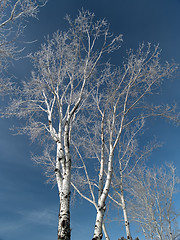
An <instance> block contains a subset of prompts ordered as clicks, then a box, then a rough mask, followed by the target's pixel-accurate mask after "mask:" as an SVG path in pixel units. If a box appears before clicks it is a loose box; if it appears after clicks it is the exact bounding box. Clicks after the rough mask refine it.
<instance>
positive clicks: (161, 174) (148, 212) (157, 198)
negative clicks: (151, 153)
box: [128, 164, 180, 240]
mask: <svg viewBox="0 0 180 240" xmlns="http://www.w3.org/2000/svg"><path fill="white" fill-rule="evenodd" d="M178 183H180V180H179V178H178V177H177V176H176V173H175V167H174V166H173V165H172V164H169V165H167V166H163V167H160V168H159V167H154V168H152V169H150V168H148V167H146V166H144V167H142V166H141V168H139V169H138V170H137V171H136V173H135V174H133V175H131V177H130V181H129V193H130V196H131V198H130V200H129V201H128V210H129V213H130V216H131V218H132V220H133V221H135V222H136V223H138V224H139V226H140V227H141V230H142V232H143V234H144V236H145V238H146V239H152V240H176V239H179V236H180V231H179V229H178V224H177V222H176V220H177V217H178V216H179V213H178V212H177V210H175V208H174V194H175V192H176V185H177V184H178Z"/></svg>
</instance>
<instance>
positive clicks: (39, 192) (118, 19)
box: [0, 0, 180, 240]
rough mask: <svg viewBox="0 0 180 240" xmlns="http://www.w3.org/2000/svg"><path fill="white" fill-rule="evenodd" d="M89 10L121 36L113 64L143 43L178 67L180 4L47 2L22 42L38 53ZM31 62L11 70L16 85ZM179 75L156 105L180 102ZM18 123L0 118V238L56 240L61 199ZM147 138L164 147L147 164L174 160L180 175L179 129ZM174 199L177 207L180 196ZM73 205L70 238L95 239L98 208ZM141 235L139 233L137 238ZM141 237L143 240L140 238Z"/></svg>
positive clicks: (161, 125)
mask: <svg viewBox="0 0 180 240" xmlns="http://www.w3.org/2000/svg"><path fill="white" fill-rule="evenodd" d="M82 7H83V8H84V9H87V10H90V11H91V12H94V13H95V16H96V17H97V18H106V19H107V20H108V22H109V23H110V29H111V32H113V33H115V35H116V34H119V33H121V34H123V40H124V41H123V45H122V49H121V53H120V54H116V55H115V58H114V59H113V60H112V61H113V63H115V64H119V63H121V61H122V55H123V54H124V53H125V51H126V49H129V48H133V49H135V48H137V47H138V44H139V42H145V43H146V42H151V43H152V44H153V45H154V44H157V43H159V44H160V48H162V55H161V56H162V61H165V60H169V61H170V60H171V59H174V60H175V61H176V62H177V63H180V0H49V2H48V4H47V5H46V6H45V7H44V8H42V9H41V10H40V13H39V15H38V20H37V19H29V21H28V22H26V25H27V27H26V29H25V32H24V38H23V40H22V41H25V42H30V41H33V40H37V42H35V43H31V44H29V45H28V44H26V50H25V51H27V52H31V51H32V52H34V51H36V50H37V49H38V48H39V46H40V44H41V43H42V42H43V41H44V40H45V36H47V35H48V34H49V35H50V36H51V35H52V33H53V32H55V31H57V30H58V29H60V30H66V29H67V23H66V21H65V20H64V17H65V15H66V14H70V15H71V16H72V17H73V18H74V17H75V16H76V15H77V11H78V9H82ZM30 71H31V64H30V63H29V62H28V60H26V59H23V60H20V61H19V62H17V63H15V64H14V66H13V67H11V68H10V72H11V73H13V74H14V75H15V76H16V79H17V80H18V81H21V80H23V79H24V78H28V77H29V76H30ZM179 92H180V76H179V75H178V76H177V77H176V78H175V79H174V80H173V81H169V82H167V83H165V85H164V86H163V87H162V88H161V95H160V96H156V98H155V99H154V100H155V101H162V102H165V103H174V102H177V103H179V104H180V93H179ZM16 124H17V121H16V120H14V119H11V120H4V119H0V127H1V131H0V240H17V239H18V240H21V239H22V240H23V239H26V240H41V239H42V240H50V239H51V240H52V239H56V234H57V215H58V208H59V206H58V205H59V200H58V194H57V189H56V188H53V189H52V187H51V186H50V185H46V184H44V183H45V181H46V179H45V177H44V176H43V175H42V170H41V168H40V167H36V166H34V165H33V163H32V161H31V159H30V156H31V152H33V150H34V149H37V148H38V146H36V145H35V144H31V142H30V141H29V139H28V137H26V136H12V132H11V131H9V128H10V127H13V125H16ZM146 130H147V131H146V132H145V134H144V137H147V138H149V137H153V136H156V137H157V139H158V140H159V141H162V142H163V143H164V145H163V147H162V148H161V149H158V150H156V151H154V153H153V154H152V156H151V157H150V160H149V164H150V165H153V164H160V163H163V162H165V161H167V162H169V161H173V162H174V165H175V166H176V167H177V173H179V172H180V128H177V127H174V126H172V125H170V124H169V123H166V122H164V121H153V122H151V123H150V125H148V126H146ZM179 196H180V194H179V195H177V196H176V206H177V207H179V206H178V198H179ZM78 201H79V203H80V204H77V202H75V203H73V204H72V207H71V212H72V221H71V227H72V240H85V239H91V238H92V235H93V226H94V221H95V210H94V208H93V207H92V206H90V205H89V204H88V203H87V202H85V201H83V200H82V199H78ZM108 228H109V233H110V236H111V240H117V239H118V237H121V236H123V235H124V231H123V228H122V226H121V225H120V224H119V223H118V222H114V223H113V224H108ZM137 235H138V234H137V233H135V234H134V237H136V236H137ZM141 239H142V238H141Z"/></svg>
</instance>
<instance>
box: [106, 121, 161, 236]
mask: <svg viewBox="0 0 180 240" xmlns="http://www.w3.org/2000/svg"><path fill="white" fill-rule="evenodd" d="M143 128H144V123H142V125H141V126H140V128H138V130H137V131H135V132H134V131H133V130H131V131H130V132H128V133H127V134H126V138H124V142H121V143H120V145H121V147H120V148H119V152H118V161H117V162H118V165H117V167H116V168H115V170H114V172H113V179H112V188H113V192H112V194H111V195H109V197H110V199H111V200H112V203H114V204H115V206H116V207H118V208H120V209H122V213H123V219H124V225H125V230H126V238H127V239H132V235H131V231H130V221H129V217H128V215H129V214H128V209H127V204H126V198H127V188H128V184H127V182H128V178H129V177H130V176H131V174H133V173H134V172H135V171H136V168H137V167H138V165H139V164H141V163H142V162H144V161H145V159H147V157H148V156H149V155H150V154H151V152H152V151H153V149H155V148H157V147H159V146H160V144H159V143H157V142H156V141H152V142H150V143H148V144H147V145H146V146H143V149H139V147H138V141H137V137H138V138H139V137H140V136H139V135H141V132H142V130H143ZM144 144H145V143H144Z"/></svg>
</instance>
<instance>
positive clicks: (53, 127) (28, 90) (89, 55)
mask: <svg viewBox="0 0 180 240" xmlns="http://www.w3.org/2000/svg"><path fill="white" fill-rule="evenodd" d="M66 19H67V20H68V22H69V26H70V27H69V29H68V31H67V32H60V31H58V32H57V33H55V34H54V35H53V37H52V38H51V39H50V38H48V39H47V43H45V44H43V45H42V46H41V49H40V50H39V51H38V52H36V53H35V54H32V56H31V58H32V60H33V62H34V68H35V70H34V71H33V72H32V78H31V79H30V80H29V81H24V82H23V86H22V87H20V88H19V91H17V96H16V97H15V96H13V101H12V102H11V103H10V105H9V108H8V109H7V112H6V113H7V114H8V115H9V116H12V115H14V116H16V117H17V118H20V119H25V120H26V124H25V126H24V127H22V128H21V129H20V130H19V132H20V133H27V134H29V135H30V136H31V138H32V139H33V140H34V139H36V138H38V139H40V140H41V142H43V143H44V146H45V151H44V153H45V155H44V156H43V157H39V158H38V157H37V156H34V160H35V161H36V162H37V163H40V164H41V165H43V166H44V167H45V173H46V174H47V176H48V177H49V176H50V175H49V174H50V172H51V171H53V174H52V175H53V176H54V175H55V178H56V184H57V186H58V191H59V199H60V208H59V223H58V239H59V240H69V239H70V236H71V230H70V186H71V171H72V165H74V164H75V162H76V159H74V158H72V157H71V142H72V139H73V138H74V135H75V131H76V134H77V136H78V134H79V133H80V129H81V128H79V129H78V127H77V128H75V127H74V125H75V124H76V122H77V119H78V118H81V117H83V115H82V113H83V112H84V111H88V108H90V107H91V103H90V102H89V101H88V98H89V96H90V94H91V93H92V92H93V91H95V89H96V88H97V86H98V85H99V82H100V81H102V79H100V77H99V75H100V72H101V68H102V65H100V64H99V62H100V59H101V58H102V56H103V54H105V53H111V52H112V51H114V50H116V49H118V48H119V47H120V45H121V42H122V36H121V35H119V36H117V37H113V35H112V34H110V33H109V26H108V24H107V22H106V21H105V20H98V21H94V14H91V13H89V12H88V11H84V10H82V11H80V12H79V15H78V16H77V18H76V19H75V20H74V21H73V20H71V18H70V17H69V16H67V17H66ZM102 62H103V61H101V63H102ZM98 64H99V67H98ZM98 69H99V70H98ZM87 124H88V122H87ZM45 144H47V145H49V146H50V147H51V146H52V145H53V147H52V148H51V150H52V151H51V153H54V157H52V154H50V152H49V151H48V150H47V145H45ZM55 149H56V150H55ZM55 151H56V153H55ZM72 156H73V155H72ZM53 176H52V177H53Z"/></svg>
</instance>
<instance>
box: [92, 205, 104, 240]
mask: <svg viewBox="0 0 180 240" xmlns="http://www.w3.org/2000/svg"><path fill="white" fill-rule="evenodd" d="M104 213H105V204H103V206H99V207H98V210H97V215H96V223H95V227H94V236H93V239H92V240H101V239H102V237H103V234H102V223H103V217H104Z"/></svg>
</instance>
